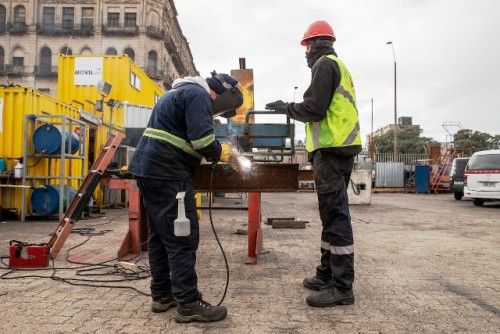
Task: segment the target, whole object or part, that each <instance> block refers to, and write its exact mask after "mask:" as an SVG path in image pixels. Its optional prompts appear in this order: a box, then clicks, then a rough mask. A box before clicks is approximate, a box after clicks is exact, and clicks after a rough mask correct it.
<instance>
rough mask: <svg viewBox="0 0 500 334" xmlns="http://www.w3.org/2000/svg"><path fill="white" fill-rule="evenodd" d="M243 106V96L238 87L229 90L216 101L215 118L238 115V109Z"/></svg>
mask: <svg viewBox="0 0 500 334" xmlns="http://www.w3.org/2000/svg"><path fill="white" fill-rule="evenodd" d="M242 104H243V94H242V93H241V91H240V90H239V89H238V88H236V87H232V88H229V89H227V90H226V91H225V92H224V93H222V94H221V95H219V96H218V97H217V98H216V99H215V100H214V117H217V116H221V117H225V118H230V117H233V116H235V115H236V109H238V108H239V107H241V105H242Z"/></svg>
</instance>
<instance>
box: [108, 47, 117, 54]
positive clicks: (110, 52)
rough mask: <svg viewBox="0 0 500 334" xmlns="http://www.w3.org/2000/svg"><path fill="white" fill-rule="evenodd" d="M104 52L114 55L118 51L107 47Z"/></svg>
mask: <svg viewBox="0 0 500 334" xmlns="http://www.w3.org/2000/svg"><path fill="white" fill-rule="evenodd" d="M106 54H107V55H110V56H116V55H117V54H118V51H116V49H115V48H108V49H107V50H106Z"/></svg>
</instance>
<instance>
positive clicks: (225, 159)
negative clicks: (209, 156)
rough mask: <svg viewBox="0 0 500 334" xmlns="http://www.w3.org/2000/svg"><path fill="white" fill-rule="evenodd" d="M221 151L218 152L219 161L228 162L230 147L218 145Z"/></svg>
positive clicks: (226, 144)
mask: <svg viewBox="0 0 500 334" xmlns="http://www.w3.org/2000/svg"><path fill="white" fill-rule="evenodd" d="M220 146H221V148H222V150H221V151H220V157H219V161H221V162H228V161H229V157H230V156H231V145H230V144H229V143H220Z"/></svg>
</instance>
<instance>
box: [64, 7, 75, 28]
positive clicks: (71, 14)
mask: <svg viewBox="0 0 500 334" xmlns="http://www.w3.org/2000/svg"><path fill="white" fill-rule="evenodd" d="M74 26H75V8H73V7H63V15H62V28H63V29H66V30H73V29H74Z"/></svg>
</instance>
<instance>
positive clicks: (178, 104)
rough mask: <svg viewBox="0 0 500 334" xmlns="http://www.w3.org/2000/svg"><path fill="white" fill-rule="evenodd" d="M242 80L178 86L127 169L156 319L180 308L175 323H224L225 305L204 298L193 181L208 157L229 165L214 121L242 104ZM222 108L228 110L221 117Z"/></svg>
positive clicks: (194, 80)
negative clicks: (141, 217) (178, 225)
mask: <svg viewBox="0 0 500 334" xmlns="http://www.w3.org/2000/svg"><path fill="white" fill-rule="evenodd" d="M239 88H240V85H239V83H238V81H236V80H235V79H234V78H232V77H231V76H229V75H227V74H222V73H219V74H217V73H215V72H213V73H212V76H211V77H209V78H207V79H206V80H204V79H203V78H202V77H199V76H196V77H185V78H182V79H176V80H175V81H174V82H173V84H172V89H171V90H170V91H168V92H167V93H165V94H164V95H163V96H162V97H161V98H160V99H159V100H158V102H157V104H156V105H155V107H154V109H153V112H152V114H151V118H150V119H149V123H148V126H147V128H146V130H145V131H144V134H143V136H142V137H141V140H140V141H139V144H138V145H137V149H136V151H135V154H134V156H133V158H132V161H131V163H130V165H129V168H128V171H129V172H130V173H132V174H133V175H134V176H135V177H136V179H137V185H138V187H139V190H140V192H141V196H142V200H143V203H144V207H145V209H146V213H147V219H148V226H149V244H148V255H149V264H150V267H151V276H152V279H151V297H152V298H153V302H152V305H151V310H152V311H153V312H164V311H167V310H168V309H169V308H170V307H174V306H176V305H177V311H176V314H175V319H176V321H177V322H191V321H202V322H210V321H219V320H222V319H224V318H225V317H226V315H227V309H226V307H225V306H212V305H210V304H209V303H207V302H205V301H204V300H203V299H202V294H201V292H200V291H198V286H197V285H198V278H197V275H196V270H195V263H196V250H197V249H198V244H199V225H198V216H197V213H196V201H195V196H194V189H193V177H194V174H195V172H196V170H197V168H198V167H199V165H200V162H201V160H202V158H205V159H206V160H207V161H213V163H214V164H215V163H217V161H219V160H220V161H227V160H228V159H229V156H230V150H231V148H230V146H229V144H228V143H219V142H218V141H217V140H216V139H215V134H214V125H213V117H214V115H217V114H221V113H223V112H227V111H230V110H234V109H237V108H238V107H239V106H241V104H242V103H243V95H242V94H241V91H240V89H239ZM222 109H224V110H222ZM182 192H185V199H184V202H185V212H186V217H187V218H188V219H189V220H190V223H189V225H190V229H191V233H190V235H189V236H176V235H175V234H174V220H175V219H176V218H177V210H178V208H177V199H176V197H177V194H178V193H182Z"/></svg>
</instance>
